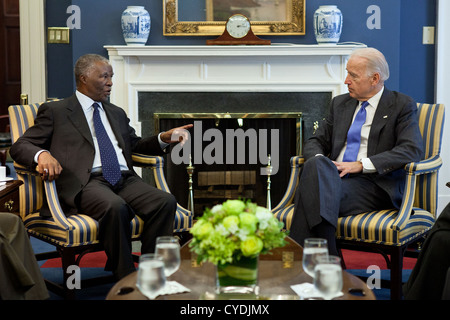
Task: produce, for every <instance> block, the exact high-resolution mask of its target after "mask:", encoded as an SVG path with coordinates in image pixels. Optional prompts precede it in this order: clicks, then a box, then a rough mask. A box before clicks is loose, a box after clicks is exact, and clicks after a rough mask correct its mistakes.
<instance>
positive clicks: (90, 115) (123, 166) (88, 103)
mask: <svg viewBox="0 0 450 320" xmlns="http://www.w3.org/2000/svg"><path fill="white" fill-rule="evenodd" d="M75 94H76V96H77V99H78V101H79V102H80V104H81V107H82V108H83V112H84V115H85V116H86V120H87V122H88V125H89V129H90V130H91V134H92V140H93V141H94V148H95V156H94V163H93V164H92V171H94V172H95V171H99V170H100V169H101V167H102V161H101V159H100V149H99V147H98V142H97V135H96V134H95V129H94V107H93V106H92V105H93V104H94V103H97V104H98V105H99V106H100V108H99V109H98V111H99V114H100V119H101V120H102V123H103V126H104V127H105V130H106V133H107V134H108V137H109V139H110V140H111V142H112V144H113V147H114V150H115V151H116V154H117V159H118V160H119V165H120V170H129V169H128V166H127V161H126V160H125V157H124V155H123V152H122V148H120V147H119V142H118V141H117V139H116V136H115V135H114V132H113V131H112V129H111V125H110V124H109V121H108V117H107V116H106V113H105V110H103V105H102V103H101V102H97V101H94V100H92V99H91V98H89V97H88V96H86V95H84V94H82V93H81V92H79V91H78V90H77V91H76V92H75Z"/></svg>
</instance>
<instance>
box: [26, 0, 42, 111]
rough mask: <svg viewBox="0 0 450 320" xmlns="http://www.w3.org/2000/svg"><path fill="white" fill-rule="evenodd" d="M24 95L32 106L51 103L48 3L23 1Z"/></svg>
mask: <svg viewBox="0 0 450 320" xmlns="http://www.w3.org/2000/svg"><path fill="white" fill-rule="evenodd" d="M19 6H20V61H21V63H20V64H21V66H20V67H21V83H22V89H21V93H22V94H27V95H28V102H29V103H35V102H45V101H46V99H47V64H46V61H47V59H46V39H47V37H46V32H45V0H19Z"/></svg>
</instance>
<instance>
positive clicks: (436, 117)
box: [272, 103, 444, 299]
mask: <svg viewBox="0 0 450 320" xmlns="http://www.w3.org/2000/svg"><path fill="white" fill-rule="evenodd" d="M417 107H418V117H419V126H420V130H421V133H422V138H423V143H424V150H425V156H424V160H422V161H420V162H413V163H409V164H407V165H406V166H405V168H404V169H405V170H406V174H407V178H406V182H405V192H404V195H403V201H402V205H401V208H400V209H399V210H395V209H392V210H380V211H372V212H366V213H362V214H359V215H355V216H349V217H345V218H339V220H338V228H337V230H336V238H337V242H338V246H339V248H346V249H352V250H360V251H373V252H377V253H380V254H382V255H383V257H384V258H385V260H386V262H387V265H388V267H389V268H390V270H391V276H390V289H391V299H400V298H401V296H402V291H401V286H402V267H403V257H404V253H405V251H406V249H407V247H408V246H409V245H411V244H413V243H415V242H417V241H418V240H420V239H421V238H422V237H423V236H425V235H426V234H427V232H428V231H429V230H430V229H431V227H432V226H433V224H434V221H435V218H436V210H437V189H438V183H437V182H438V172H439V169H440V167H441V165H442V159H441V157H440V150H441V142H442V130H443V127H444V105H443V104H423V103H420V104H417ZM302 163H303V159H302V158H301V157H293V158H292V159H291V167H292V170H291V178H290V181H289V185H288V189H287V191H286V194H285V196H284V197H283V199H282V200H281V202H280V204H278V205H277V206H276V207H275V208H274V209H273V210H272V212H273V213H274V215H275V216H276V217H277V218H278V219H279V220H281V221H283V222H284V223H285V226H286V228H287V229H288V230H289V228H290V225H291V220H292V216H293V213H294V205H293V199H294V194H295V190H296V186H297V183H298V174H299V172H300V169H301V164H302Z"/></svg>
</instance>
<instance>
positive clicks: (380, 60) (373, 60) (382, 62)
mask: <svg viewBox="0 0 450 320" xmlns="http://www.w3.org/2000/svg"><path fill="white" fill-rule="evenodd" d="M355 56H357V57H361V58H365V59H367V73H368V74H367V76H369V77H370V76H372V75H374V74H375V73H378V74H379V75H380V80H381V81H383V82H384V81H386V80H387V79H389V65H388V63H387V61H386V58H385V57H384V55H383V54H382V53H381V52H380V51H378V50H377V49H375V48H362V49H356V50H355V51H353V52H352V54H351V55H350V58H351V57H355Z"/></svg>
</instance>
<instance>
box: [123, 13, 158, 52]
mask: <svg viewBox="0 0 450 320" xmlns="http://www.w3.org/2000/svg"><path fill="white" fill-rule="evenodd" d="M150 25H151V20H150V14H149V13H148V11H147V10H145V9H144V7H142V6H128V7H127V8H126V9H125V11H124V12H123V13H122V32H123V38H124V39H125V42H126V43H127V45H129V46H145V44H146V43H147V39H148V35H149V34H150Z"/></svg>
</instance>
